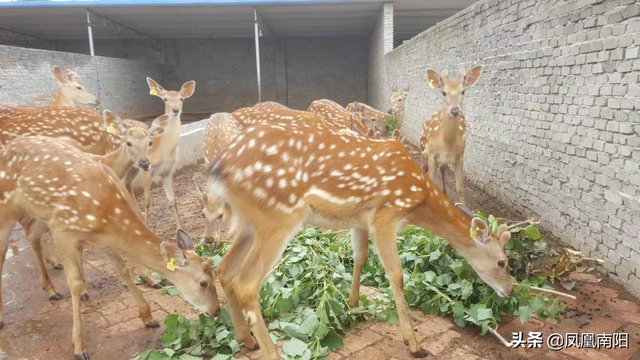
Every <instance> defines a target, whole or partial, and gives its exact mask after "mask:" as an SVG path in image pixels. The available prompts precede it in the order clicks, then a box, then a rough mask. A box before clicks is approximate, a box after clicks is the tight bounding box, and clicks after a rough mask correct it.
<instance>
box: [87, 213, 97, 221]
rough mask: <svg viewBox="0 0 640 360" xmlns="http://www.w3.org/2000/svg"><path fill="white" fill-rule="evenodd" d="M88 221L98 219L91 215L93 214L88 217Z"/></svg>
mask: <svg viewBox="0 0 640 360" xmlns="http://www.w3.org/2000/svg"><path fill="white" fill-rule="evenodd" d="M87 220H90V221H96V217H95V216H93V215H91V214H89V215H87Z"/></svg>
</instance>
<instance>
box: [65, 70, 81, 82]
mask: <svg viewBox="0 0 640 360" xmlns="http://www.w3.org/2000/svg"><path fill="white" fill-rule="evenodd" d="M65 76H66V77H67V80H69V81H79V80H80V76H78V74H77V73H76V72H75V71H73V70H69V69H67V71H65Z"/></svg>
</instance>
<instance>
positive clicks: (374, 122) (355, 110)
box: [346, 85, 411, 134]
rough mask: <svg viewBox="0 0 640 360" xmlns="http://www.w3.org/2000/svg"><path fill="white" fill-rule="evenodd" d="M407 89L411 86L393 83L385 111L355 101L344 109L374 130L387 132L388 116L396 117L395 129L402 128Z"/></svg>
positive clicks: (407, 94)
mask: <svg viewBox="0 0 640 360" xmlns="http://www.w3.org/2000/svg"><path fill="white" fill-rule="evenodd" d="M409 90H411V86H409V87H407V88H406V89H400V88H397V87H396V86H395V85H394V86H393V89H392V93H391V98H390V99H389V110H388V111H387V112H386V113H385V112H382V111H380V110H376V109H374V108H373V107H371V106H369V105H367V104H364V103H361V102H357V101H356V102H352V103H350V104H349V105H347V108H346V110H347V111H348V112H349V113H351V114H354V115H355V116H357V117H358V118H359V119H360V120H361V121H362V123H363V124H364V126H366V127H367V128H369V129H371V128H374V129H376V131H379V132H382V133H385V134H387V133H388V132H389V131H388V127H387V124H386V121H387V119H389V118H395V119H396V129H400V128H402V125H403V124H404V109H405V104H406V100H407V96H409Z"/></svg>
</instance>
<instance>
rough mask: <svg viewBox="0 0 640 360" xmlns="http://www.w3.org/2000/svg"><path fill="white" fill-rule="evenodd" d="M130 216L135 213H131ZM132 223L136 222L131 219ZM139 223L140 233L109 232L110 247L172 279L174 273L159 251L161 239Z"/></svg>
mask: <svg viewBox="0 0 640 360" xmlns="http://www.w3.org/2000/svg"><path fill="white" fill-rule="evenodd" d="M132 216H136V215H135V214H132ZM132 223H134V224H135V223H138V222H137V221H132ZM139 224H140V225H141V226H140V227H138V231H139V234H140V235H137V234H135V233H133V231H131V233H127V234H111V235H112V239H111V240H113V242H111V244H112V245H111V247H112V248H113V249H114V250H116V251H117V252H118V254H120V255H122V256H123V257H125V258H126V259H128V260H130V261H132V262H135V263H137V264H139V265H142V266H144V267H146V268H147V269H149V270H151V271H155V272H157V273H158V274H160V275H162V276H164V277H166V278H168V279H169V280H173V279H172V277H173V275H174V273H173V272H171V271H169V270H168V269H167V264H166V262H165V261H164V259H163V257H162V253H161V252H160V244H162V242H163V239H161V238H160V237H158V236H157V235H156V234H154V233H153V232H152V231H151V230H149V228H147V227H146V226H144V225H143V224H142V222H139ZM125 239H126V240H125Z"/></svg>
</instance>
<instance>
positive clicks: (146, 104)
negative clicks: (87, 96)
mask: <svg viewBox="0 0 640 360" xmlns="http://www.w3.org/2000/svg"><path fill="white" fill-rule="evenodd" d="M53 65H58V66H60V67H62V68H67V69H72V70H74V71H76V72H77V73H78V75H79V76H80V78H81V83H82V84H83V85H84V86H85V87H86V88H87V89H88V90H89V91H90V92H91V93H93V94H94V95H96V96H97V97H98V99H99V100H100V108H101V109H109V110H112V111H114V112H116V113H118V114H119V115H121V116H128V117H135V116H142V115H148V114H153V113H158V112H162V111H163V108H162V103H161V102H158V101H154V100H155V99H154V98H153V97H151V96H149V89H148V87H147V84H146V81H145V76H152V77H154V78H160V79H162V77H163V76H162V74H163V71H162V66H161V65H158V64H156V63H153V62H144V61H135V60H125V59H116V58H107V57H100V56H96V57H93V58H92V57H91V56H89V55H81V54H73V53H66V52H60V51H49V50H38V49H27V48H21V47H12V46H0V85H2V89H0V103H12V104H25V105H39V106H42V105H46V104H48V103H49V102H50V101H51V99H52V97H53V94H54V93H55V90H56V88H57V85H56V83H55V82H54V81H53V78H52V75H51V67H52V66H53Z"/></svg>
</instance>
